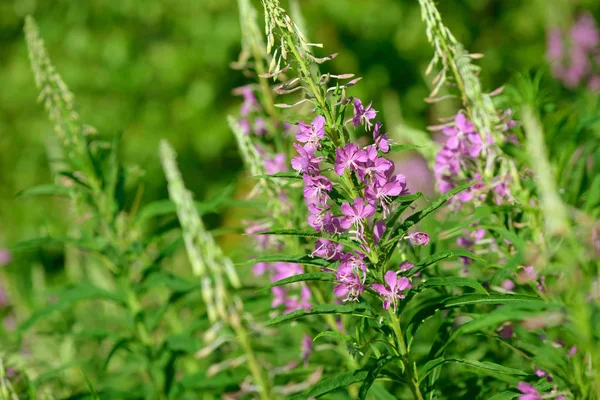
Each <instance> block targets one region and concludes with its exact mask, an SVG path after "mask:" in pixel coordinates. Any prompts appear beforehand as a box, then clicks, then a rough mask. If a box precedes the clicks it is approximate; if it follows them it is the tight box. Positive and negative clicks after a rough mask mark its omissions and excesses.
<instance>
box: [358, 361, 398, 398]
mask: <svg viewBox="0 0 600 400" xmlns="http://www.w3.org/2000/svg"><path fill="white" fill-rule="evenodd" d="M398 358H399V357H394V356H383V357H381V358H379V359H378V360H377V362H376V363H375V365H374V366H373V367H372V368H371V369H369V372H368V373H367V376H366V377H365V379H364V381H363V384H362V385H361V386H360V390H359V391H358V398H359V399H360V400H365V399H366V397H367V393H368V392H369V389H370V388H371V385H372V384H373V382H375V379H377V376H378V375H379V373H380V372H381V370H383V368H384V367H385V366H386V364H387V363H389V362H390V361H392V360H395V359H398Z"/></svg>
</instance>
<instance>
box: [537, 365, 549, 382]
mask: <svg viewBox="0 0 600 400" xmlns="http://www.w3.org/2000/svg"><path fill="white" fill-rule="evenodd" d="M535 374H536V375H537V376H538V377H539V378H544V377H545V378H546V380H547V381H548V382H552V381H553V379H552V377H551V376H550V375H548V373H547V372H546V371H544V370H543V369H539V368H538V369H536V370H535Z"/></svg>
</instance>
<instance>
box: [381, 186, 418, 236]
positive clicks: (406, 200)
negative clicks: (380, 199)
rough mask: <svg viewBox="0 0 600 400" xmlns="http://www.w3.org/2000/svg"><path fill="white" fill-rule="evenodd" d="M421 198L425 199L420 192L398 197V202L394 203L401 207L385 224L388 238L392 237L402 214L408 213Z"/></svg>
mask: <svg viewBox="0 0 600 400" xmlns="http://www.w3.org/2000/svg"><path fill="white" fill-rule="evenodd" d="M421 197H423V193H421V192H418V193H414V194H409V195H408V196H402V197H398V198H397V199H396V200H394V202H395V203H398V204H400V206H399V207H398V209H396V211H395V212H394V215H392V216H391V217H390V218H389V219H388V221H387V222H386V224H385V225H386V229H387V232H388V235H387V237H388V238H389V236H390V235H392V232H394V230H393V226H394V225H395V224H396V221H398V218H400V216H401V215H402V213H403V212H404V211H406V209H407V208H408V207H410V205H411V204H412V203H414V202H415V201H416V200H418V199H419V198H421Z"/></svg>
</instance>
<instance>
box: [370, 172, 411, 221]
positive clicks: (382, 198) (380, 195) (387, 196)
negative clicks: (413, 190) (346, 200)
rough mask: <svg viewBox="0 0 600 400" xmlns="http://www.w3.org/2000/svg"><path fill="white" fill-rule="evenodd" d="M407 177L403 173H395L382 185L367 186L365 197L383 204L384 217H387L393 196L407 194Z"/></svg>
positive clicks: (377, 203) (374, 203)
mask: <svg viewBox="0 0 600 400" xmlns="http://www.w3.org/2000/svg"><path fill="white" fill-rule="evenodd" d="M407 192H408V189H407V187H406V177H405V176H404V175H402V174H398V175H394V176H393V177H392V178H391V179H390V180H389V181H388V182H387V183H385V184H384V185H382V186H379V185H377V184H375V185H373V186H367V188H366V189H365V198H366V199H367V201H368V202H369V203H370V204H372V205H374V206H377V205H381V207H382V208H383V217H384V218H385V217H386V216H387V215H388V214H389V212H390V209H389V206H390V204H391V203H392V198H393V197H396V196H399V195H405V194H407Z"/></svg>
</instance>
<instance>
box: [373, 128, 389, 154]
mask: <svg viewBox="0 0 600 400" xmlns="http://www.w3.org/2000/svg"><path fill="white" fill-rule="evenodd" d="M382 126H383V125H382V124H381V122H379V121H377V122H376V123H375V128H374V129H373V141H374V142H375V146H377V148H378V149H379V150H380V151H382V152H383V153H387V152H388V151H390V144H389V140H388V135H387V133H384V134H382V133H381V127H382Z"/></svg>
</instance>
